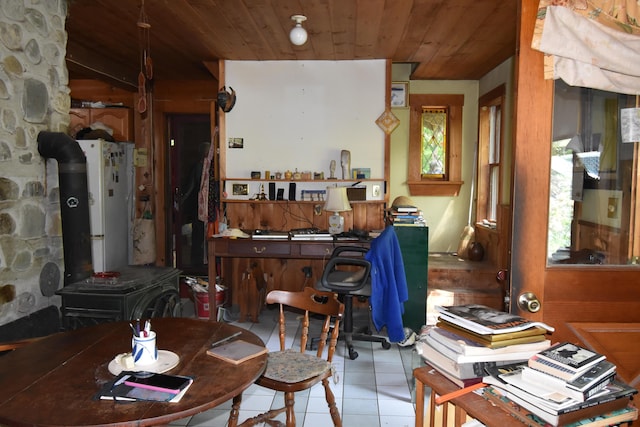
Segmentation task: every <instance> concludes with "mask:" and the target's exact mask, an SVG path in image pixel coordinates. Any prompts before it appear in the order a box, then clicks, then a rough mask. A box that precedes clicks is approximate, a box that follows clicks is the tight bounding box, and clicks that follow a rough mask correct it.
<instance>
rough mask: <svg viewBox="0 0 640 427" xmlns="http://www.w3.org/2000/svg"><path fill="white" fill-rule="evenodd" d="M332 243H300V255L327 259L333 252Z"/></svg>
mask: <svg viewBox="0 0 640 427" xmlns="http://www.w3.org/2000/svg"><path fill="white" fill-rule="evenodd" d="M333 248H334V246H333V243H304V242H301V243H300V255H301V257H302V258H304V257H313V258H315V257H322V258H325V257H326V258H329V257H330V256H331V253H332V252H333Z"/></svg>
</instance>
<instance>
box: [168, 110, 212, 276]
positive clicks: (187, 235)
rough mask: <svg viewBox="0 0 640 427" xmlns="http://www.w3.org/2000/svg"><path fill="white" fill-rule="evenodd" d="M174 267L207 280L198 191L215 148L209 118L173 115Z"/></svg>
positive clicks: (170, 129) (170, 122)
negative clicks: (207, 161)
mask: <svg viewBox="0 0 640 427" xmlns="http://www.w3.org/2000/svg"><path fill="white" fill-rule="evenodd" d="M167 123H168V126H169V132H168V134H169V144H170V153H171V154H170V156H171V167H170V169H171V190H172V191H171V192H172V199H173V200H172V205H173V208H172V226H171V230H172V232H171V234H172V245H171V247H172V257H173V266H174V267H175V268H177V269H180V270H182V271H183V274H186V275H193V276H206V275H207V265H206V263H205V259H206V256H207V254H206V244H205V243H206V239H205V234H206V224H205V223H204V222H202V221H200V220H199V219H198V191H199V189H200V179H201V176H202V170H203V165H204V160H206V158H207V153H208V151H209V146H210V144H211V123H210V117H209V115H207V114H170V115H168V117H167Z"/></svg>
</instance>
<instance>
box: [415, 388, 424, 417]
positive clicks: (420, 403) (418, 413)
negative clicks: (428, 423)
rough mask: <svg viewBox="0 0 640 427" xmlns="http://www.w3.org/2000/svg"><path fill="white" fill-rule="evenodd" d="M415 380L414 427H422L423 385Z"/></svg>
mask: <svg viewBox="0 0 640 427" xmlns="http://www.w3.org/2000/svg"><path fill="white" fill-rule="evenodd" d="M415 380H416V425H415V427H424V384H422V381H420V380H419V379H418V378H415Z"/></svg>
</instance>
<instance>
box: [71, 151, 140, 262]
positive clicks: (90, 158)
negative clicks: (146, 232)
mask: <svg viewBox="0 0 640 427" xmlns="http://www.w3.org/2000/svg"><path fill="white" fill-rule="evenodd" d="M78 144H80V147H81V148H82V150H83V151H84V154H85V156H86V158H87V184H88V187H89V220H90V229H91V252H92V261H93V271H94V272H96V273H98V272H106V271H118V270H120V269H122V268H124V267H126V266H127V265H128V264H129V257H128V252H129V247H130V244H129V241H130V240H131V237H130V223H131V222H132V215H131V212H130V210H131V208H132V206H133V203H132V200H131V199H132V197H133V185H132V183H133V182H134V179H133V174H134V167H133V148H134V144H133V143H129V142H108V141H104V140H102V139H96V140H79V141H78Z"/></svg>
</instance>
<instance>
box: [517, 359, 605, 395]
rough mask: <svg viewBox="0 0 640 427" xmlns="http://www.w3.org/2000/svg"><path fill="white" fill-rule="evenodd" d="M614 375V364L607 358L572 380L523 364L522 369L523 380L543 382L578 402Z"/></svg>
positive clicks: (598, 389) (535, 382)
mask: <svg viewBox="0 0 640 427" xmlns="http://www.w3.org/2000/svg"><path fill="white" fill-rule="evenodd" d="M615 375H616V365H614V364H613V363H611V362H609V361H607V360H602V361H600V362H599V363H597V364H595V365H593V366H592V367H591V368H590V369H588V370H587V371H586V372H584V373H583V374H582V375H580V376H579V377H578V378H576V379H574V380H573V381H565V380H563V379H560V378H557V377H554V376H553V375H549V374H547V373H545V372H542V371H538V370H536V369H533V368H530V367H529V366H525V367H524V369H523V370H522V379H523V380H525V381H527V382H530V383H534V384H543V385H544V386H545V387H549V388H551V389H553V390H556V391H558V392H559V393H562V394H564V395H566V396H569V397H571V398H572V399H575V400H577V401H578V402H584V401H585V400H586V399H588V398H590V397H591V396H594V395H595V394H596V393H599V392H600V390H602V389H603V388H604V387H605V386H606V385H607V384H609V383H610V382H611V381H613V378H614V377H615Z"/></svg>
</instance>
